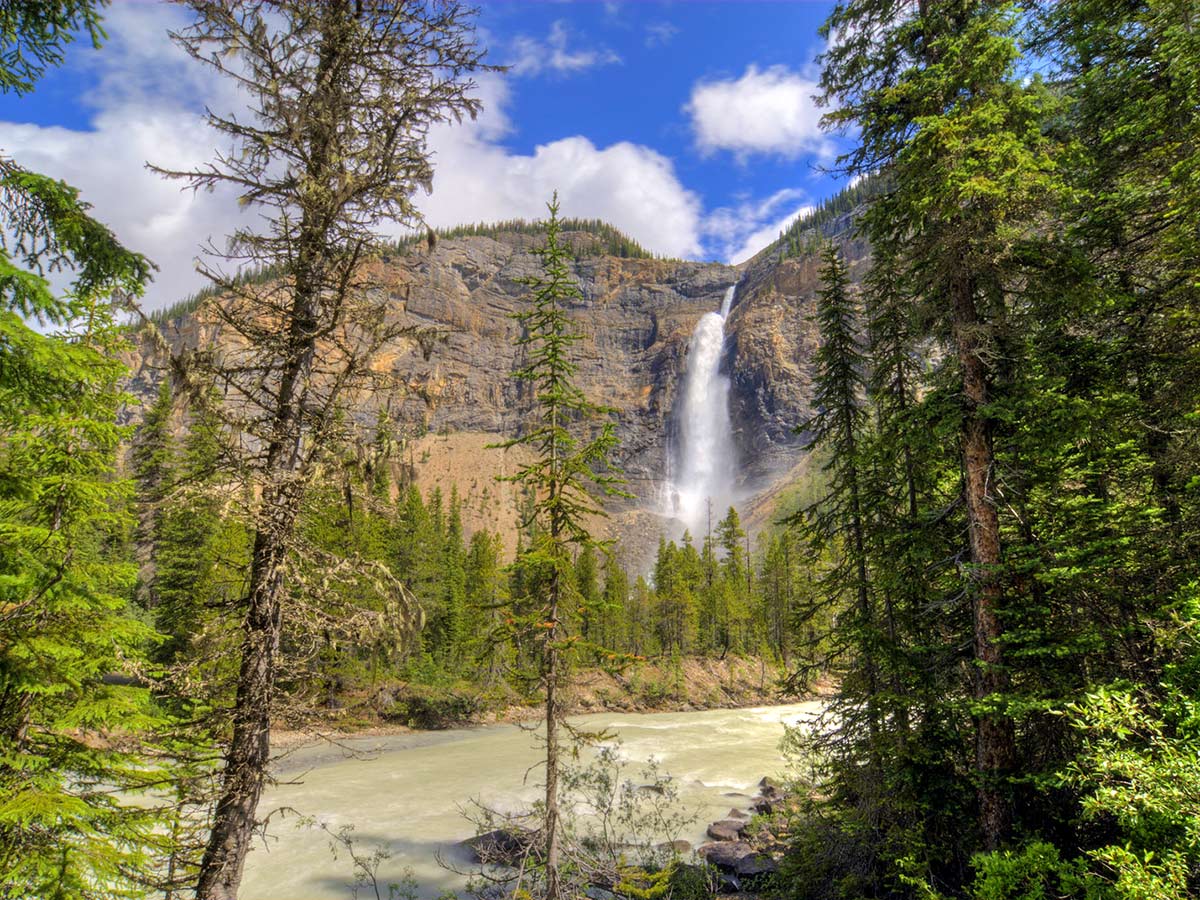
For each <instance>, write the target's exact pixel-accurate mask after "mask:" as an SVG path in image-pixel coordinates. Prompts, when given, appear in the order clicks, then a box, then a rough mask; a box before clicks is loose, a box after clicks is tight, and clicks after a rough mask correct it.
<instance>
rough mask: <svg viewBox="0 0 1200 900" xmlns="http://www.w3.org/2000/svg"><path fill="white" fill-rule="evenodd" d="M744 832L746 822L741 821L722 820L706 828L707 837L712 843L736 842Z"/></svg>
mask: <svg viewBox="0 0 1200 900" xmlns="http://www.w3.org/2000/svg"><path fill="white" fill-rule="evenodd" d="M745 830H746V822H745V821H744V820H742V819H722V820H721V821H720V822H713V823H712V824H711V825H709V826H708V836H709V837H710V838H712V839H713V840H714V841H738V840H741V837H742V832H743V831H745Z"/></svg>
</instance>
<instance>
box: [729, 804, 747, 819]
mask: <svg viewBox="0 0 1200 900" xmlns="http://www.w3.org/2000/svg"><path fill="white" fill-rule="evenodd" d="M725 818H727V819H748V818H750V813H748V812H746V811H745V810H741V809H738V808H737V807H736V806H735V807H734V808H733V809H731V810H729V812H727V813H725Z"/></svg>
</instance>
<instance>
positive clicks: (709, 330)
mask: <svg viewBox="0 0 1200 900" xmlns="http://www.w3.org/2000/svg"><path fill="white" fill-rule="evenodd" d="M736 288H737V285H731V286H730V287H729V289H728V290H726V291H725V297H724V299H723V300H722V301H721V309H720V311H719V312H710V313H705V314H704V315H703V316H702V317H701V319H700V321H699V322H698V323H696V329H695V331H693V332H692V338H691V341H690V342H689V343H688V355H687V379H686V381H685V383H684V389H683V403H682V405H681V407H680V419H679V427H678V432H677V433H678V440H679V444H678V447H677V448H676V450H677V452H676V454H675V459H674V460H672V462H673V465H672V473H671V475H670V476H669V477H668V498H667V500H668V503H669V509H668V514H669V515H671V516H673V517H674V518H676V519H678V520H680V521H681V522H682V523H683V525H684V527H686V528H688V529H689V530H690V531H691V532H692V534H693V535H696V536H698V535H700V534H703V533H704V529H705V528H706V527H707V518H708V504H709V503H710V502H711V503H712V514H713V518H714V520H716V519H719V518H721V517H722V516H723V515H724V513H725V507H727V506H728V505H729V503H730V501H731V500H732V498H733V478H734V448H733V438H732V430H733V428H732V424H731V420H730V418H729V378H728V377H727V376H725V375H722V374H721V357H722V355H723V353H724V350H725V318H726V317H727V316H728V315H729V309H730V307H731V306H732V305H733V295H734V291H735V290H736Z"/></svg>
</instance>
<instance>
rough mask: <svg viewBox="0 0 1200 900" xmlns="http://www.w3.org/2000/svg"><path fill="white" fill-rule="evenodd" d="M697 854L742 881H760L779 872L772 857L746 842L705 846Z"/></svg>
mask: <svg viewBox="0 0 1200 900" xmlns="http://www.w3.org/2000/svg"><path fill="white" fill-rule="evenodd" d="M696 854H697V855H698V856H699V857H700V858H701V859H703V860H704V861H705V862H707V863H709V864H711V865H713V866H716V867H717V868H718V869H719V870H721V871H722V872H725V873H729V874H733V875H736V876H737V877H738V878H739V879H740V880H742V881H743V883H744V881H745V880H746V879H759V878H762V877H764V876H766V875H771V874H774V873H775V872H777V871H778V870H779V866H778V865H777V864H776V862H775V860H773V859H772V858H771V857H770V856H768V855H767V854H765V853H761V852H759V851H758V850H756V849H754V848H753V847H752V846H750V845H749V844H748V843H746V842H745V841H733V842H719V843H713V844H703V845H702V846H701V847H700V849H699V850H697V851H696Z"/></svg>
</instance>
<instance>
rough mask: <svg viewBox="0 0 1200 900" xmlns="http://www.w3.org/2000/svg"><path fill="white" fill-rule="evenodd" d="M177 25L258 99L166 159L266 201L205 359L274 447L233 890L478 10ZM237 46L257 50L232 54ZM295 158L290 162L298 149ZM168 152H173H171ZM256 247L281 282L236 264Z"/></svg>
mask: <svg viewBox="0 0 1200 900" xmlns="http://www.w3.org/2000/svg"><path fill="white" fill-rule="evenodd" d="M187 6H188V7H189V8H190V10H191V11H192V13H193V14H194V20H193V22H192V24H190V25H189V26H188V27H187V28H184V29H182V30H180V31H178V32H175V33H173V36H174V38H175V39H176V41H177V42H178V43H179V44H180V45H181V46H182V47H183V49H184V50H185V51H186V52H187V53H188V54H189V55H190V56H192V57H193V58H194V59H195V60H197V61H198V62H199V63H201V64H203V65H206V66H211V67H212V68H213V69H214V70H215V71H216V72H217V73H218V74H220V75H223V76H226V77H228V78H230V79H232V80H233V81H235V82H236V83H237V84H238V85H239V86H240V87H241V88H242V89H243V90H244V91H245V92H246V96H247V98H248V102H249V104H250V106H251V110H252V114H251V115H250V116H248V117H241V116H238V117H236V118H235V117H233V116H221V115H220V114H218V113H216V112H212V111H210V112H209V114H208V122H209V124H210V125H211V126H213V128H215V129H216V130H217V131H218V132H219V133H220V134H221V135H223V136H224V137H225V138H227V139H229V140H230V141H231V142H232V144H233V145H234V146H233V149H232V150H231V151H227V152H223V153H220V154H218V155H217V156H216V158H215V159H214V160H213V161H212V162H211V163H209V164H208V165H205V166H202V167H200V168H198V169H195V170H192V171H185V172H164V174H165V175H168V176H170V177H176V178H181V179H183V180H185V181H186V183H187V184H189V185H190V186H191V187H193V188H194V189H198V190H199V189H206V190H207V189H211V188H214V187H217V186H230V187H232V188H233V189H235V190H237V191H239V192H240V193H239V196H240V200H241V202H242V203H243V204H248V205H250V206H252V207H254V208H255V209H258V210H259V211H260V212H263V213H264V215H265V216H266V225H265V226H264V225H263V224H262V223H261V222H260V221H259V220H257V219H255V224H254V226H253V227H251V226H247V227H245V228H240V229H237V230H235V232H234V233H233V235H232V236H231V238H230V240H229V242H228V243H227V244H226V250H225V252H223V253H220V252H217V253H216V260H217V261H216V262H215V263H206V264H205V265H204V266H203V268H202V270H203V271H204V273H205V274H206V275H208V276H209V277H210V278H211V280H212V281H213V284H214V286H215V287H216V289H217V290H218V291H219V292H220V293H221V294H222V295H223V298H222V301H221V302H220V303H216V304H213V307H212V308H213V309H214V311H216V314H217V315H218V316H219V317H220V318H221V321H222V328H223V329H224V331H225V332H226V333H228V334H231V335H236V336H237V340H238V341H239V342H240V346H241V347H242V348H243V350H242V351H241V352H239V353H236V354H234V355H233V357H232V358H231V357H228V356H223V355H216V356H213V357H205V358H200V359H198V360H196V362H197V363H198V364H199V368H195V367H194V372H193V378H194V379H201V378H203V377H205V376H206V375H207V376H208V377H210V378H211V379H212V382H213V383H218V382H219V383H221V384H222V385H223V386H225V388H226V390H227V396H228V402H226V403H225V404H224V405H223V413H224V415H225V417H226V418H227V419H228V420H229V421H230V422H231V423H232V424H233V426H234V427H236V428H237V429H239V430H240V431H241V432H243V433H244V434H245V435H246V440H247V442H249V443H251V444H252V445H255V446H257V447H260V448H261V450H259V451H258V452H256V453H255V454H253V456H252V457H251V458H250V459H249V460H245V461H243V462H246V463H249V465H248V466H243V467H242V468H241V469H240V470H239V472H240V473H241V474H248V475H249V477H250V479H251V480H252V481H253V482H254V483H255V487H256V491H257V494H256V499H255V503H254V509H253V511H252V512H253V523H254V524H253V530H254V538H253V544H252V546H253V549H252V554H251V563H250V573H249V585H248V588H247V592H246V597H245V606H244V610H245V612H244V622H245V627H244V641H243V646H242V650H241V670H240V672H239V676H238V687H237V697H236V702H235V709H234V713H233V729H232V734H231V737H230V743H229V747H228V751H227V753H226V760H225V766H224V769H223V776H222V777H223V783H222V788H221V797H220V800H219V802H218V804H217V809H216V815H215V817H214V820H213V829H212V834H211V839H210V842H209V845H208V848H207V851H206V854H205V857H204V860H203V863H202V865H201V870H200V876H199V880H198V885H197V896H198V897H199V898H201V900H218V898H220V900H232V898H233V897H235V896H236V894H237V890H238V885H239V883H240V881H241V877H242V870H243V867H244V864H245V858H246V853H247V852H248V849H249V845H250V840H251V837H252V833H253V830H254V827H255V821H256V819H255V810H256V807H257V805H258V800H259V797H260V796H261V794H262V789H263V784H264V780H265V777H266V768H267V763H268V754H269V746H270V734H269V732H270V722H271V702H272V698H273V696H274V695H275V682H276V664H277V661H278V649H279V646H280V640H281V636H282V631H283V628H284V625H285V622H286V619H287V616H286V611H287V603H286V600H287V598H288V597H289V596H290V595H291V594H292V592H293V589H294V586H293V585H289V583H288V577H287V576H288V572H289V571H291V572H295V571H297V569H296V568H295V567H292V568H290V569H289V567H288V565H287V563H288V556H289V553H290V552H291V550H292V548H293V544H294V539H295V538H296V536H297V533H298V532H297V529H298V517H299V515H300V512H301V510H302V508H303V506H304V498H305V493H306V491H307V489H308V487H309V486H310V484H311V482H312V479H313V477H314V475H315V473H316V471H317V469H318V467H319V466H320V465H321V464H322V463H324V461H325V459H324V457H325V454H326V453H328V452H329V451H330V450H331V449H332V448H333V447H334V446H336V445H337V444H338V443H339V442H340V441H341V440H342V439H343V432H344V425H345V421H346V420H345V418H344V417H343V416H342V415H341V414H340V413H341V407H342V405H343V403H344V401H345V399H346V397H347V396H349V393H350V392H351V391H352V390H353V389H355V387H356V386H362V385H364V384H366V383H369V382H370V380H371V379H372V378H373V373H372V371H371V368H370V362H369V361H370V360H371V359H372V358H373V354H374V352H375V351H376V350H378V349H379V348H380V347H381V346H383V345H384V344H385V343H386V342H387V341H388V340H390V339H392V338H393V337H395V336H396V334H397V333H398V332H399V331H401V330H403V326H402V325H400V326H396V325H393V324H391V323H390V322H389V321H388V320H387V318H386V316H385V307H386V306H387V301H386V300H385V299H381V297H380V292H375V291H372V290H370V284H369V280H370V273H369V267H364V266H363V265H362V264H363V263H364V262H365V261H366V260H367V259H368V258H369V257H370V255H371V253H372V251H373V249H378V248H381V247H382V242H381V239H380V238H379V237H378V236H377V235H376V234H374V233H373V229H374V228H375V226H376V225H377V223H379V222H381V221H384V220H387V221H397V222H402V223H403V222H407V223H413V222H417V221H419V215H418V214H417V213H416V211H415V209H414V207H413V205H412V199H411V198H412V195H413V193H414V192H415V191H416V189H417V188H418V187H419V186H421V185H422V184H428V183H429V180H430V178H431V177H432V164H431V159H430V154H429V153H428V150H427V146H426V137H427V134H428V130H429V128H430V127H431V126H432V125H434V124H436V123H438V122H443V121H447V120H454V119H458V118H461V117H462V116H464V115H474V114H475V112H476V111H477V109H478V102H477V101H476V100H475V99H474V98H473V97H472V96H471V94H470V89H471V86H472V85H471V82H470V80H469V77H470V75H471V74H472V73H473V72H475V71H477V70H478V69H479V68H480V66H481V62H480V56H481V54H480V52H479V51H478V50H477V49H476V47H475V44H474V35H473V32H472V30H471V22H470V13H469V12H468V11H467V10H465V9H463V8H462V7H460V6H459V5H457V4H455V3H446V4H436V5H432V6H426V5H416V6H412V7H405V9H404V14H403V15H400V14H398V10H397V8H396V7H395V5H394V4H392V3H389V2H382V0H380V2H376V0H359V2H350V0H335V2H316V0H281V2H275V3H270V4H266V3H242V2H237V0H219V2H212V0H194V2H188V3H187ZM230 54H235V55H236V60H237V65H236V66H234V65H231V64H230V62H229V60H230V58H231V57H230ZM285 161H286V162H285ZM160 171H162V170H160ZM222 260H226V261H228V260H232V261H235V262H236V264H237V266H238V267H242V266H246V265H253V266H257V267H259V269H260V270H263V271H268V272H271V273H273V275H274V277H275V278H276V280H275V281H272V282H269V283H267V284H252V283H250V281H249V280H247V279H245V278H240V277H238V276H237V275H236V274H234V275H232V276H230V275H229V274H228V273H225V272H223V271H222V270H221V261H222Z"/></svg>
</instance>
